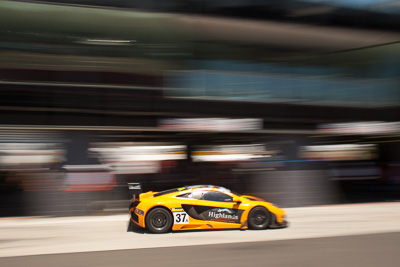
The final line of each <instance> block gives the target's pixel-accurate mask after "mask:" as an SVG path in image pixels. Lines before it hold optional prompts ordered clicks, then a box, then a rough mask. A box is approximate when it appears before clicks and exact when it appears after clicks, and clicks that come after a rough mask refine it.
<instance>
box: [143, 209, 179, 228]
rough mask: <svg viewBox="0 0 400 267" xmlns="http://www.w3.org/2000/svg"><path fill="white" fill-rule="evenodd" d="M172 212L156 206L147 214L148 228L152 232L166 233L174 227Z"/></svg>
mask: <svg viewBox="0 0 400 267" xmlns="http://www.w3.org/2000/svg"><path fill="white" fill-rule="evenodd" d="M172 221H173V218H172V214H171V213H170V212H169V211H168V210H166V209H164V208H154V209H152V210H151V211H149V213H148V214H147V215H146V228H147V229H148V230H149V231H150V232H152V233H166V232H168V231H170V230H171V227H172Z"/></svg>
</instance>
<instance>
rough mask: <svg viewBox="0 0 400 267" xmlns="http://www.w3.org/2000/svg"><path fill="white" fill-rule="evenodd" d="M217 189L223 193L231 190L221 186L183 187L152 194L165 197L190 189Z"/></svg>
mask: <svg viewBox="0 0 400 267" xmlns="http://www.w3.org/2000/svg"><path fill="white" fill-rule="evenodd" d="M206 188H207V189H219V190H221V191H225V192H231V190H229V189H227V188H225V187H222V186H217V185H190V186H183V187H179V188H173V189H169V190H165V191H160V192H157V193H155V194H154V197H158V196H162V195H166V194H171V193H176V192H182V191H186V190H190V189H206Z"/></svg>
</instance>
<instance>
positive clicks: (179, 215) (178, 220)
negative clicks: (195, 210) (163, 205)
mask: <svg viewBox="0 0 400 267" xmlns="http://www.w3.org/2000/svg"><path fill="white" fill-rule="evenodd" d="M188 223H189V215H188V214H187V213H186V212H184V211H180V212H174V224H188Z"/></svg>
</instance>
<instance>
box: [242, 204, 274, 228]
mask: <svg viewBox="0 0 400 267" xmlns="http://www.w3.org/2000/svg"><path fill="white" fill-rule="evenodd" d="M270 222H271V214H270V212H269V211H268V210H267V209H266V208H264V207H255V208H253V209H252V210H251V211H250V212H249V216H248V218H247V223H248V225H249V227H250V228H251V229H255V230H262V229H266V228H267V227H268V225H269V224H270Z"/></svg>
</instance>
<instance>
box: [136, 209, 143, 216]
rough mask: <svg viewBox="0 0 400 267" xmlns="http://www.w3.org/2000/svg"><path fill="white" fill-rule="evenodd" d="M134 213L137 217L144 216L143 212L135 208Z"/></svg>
mask: <svg viewBox="0 0 400 267" xmlns="http://www.w3.org/2000/svg"><path fill="white" fill-rule="evenodd" d="M135 213H136V214H138V215H142V216H143V215H144V211H143V210H140V209H138V208H135Z"/></svg>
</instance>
